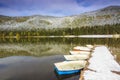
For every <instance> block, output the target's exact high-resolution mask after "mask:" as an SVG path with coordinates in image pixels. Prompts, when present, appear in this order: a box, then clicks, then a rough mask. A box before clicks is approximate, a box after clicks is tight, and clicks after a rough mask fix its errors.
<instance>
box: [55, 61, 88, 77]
mask: <svg viewBox="0 0 120 80" xmlns="http://www.w3.org/2000/svg"><path fill="white" fill-rule="evenodd" d="M86 63H87V62H86V61H84V60H79V61H63V62H58V63H54V65H55V71H56V72H57V73H58V75H66V74H74V73H78V72H80V71H81V70H82V69H83V68H84V67H85V65H86Z"/></svg>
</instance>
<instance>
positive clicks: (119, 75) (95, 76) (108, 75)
mask: <svg viewBox="0 0 120 80" xmlns="http://www.w3.org/2000/svg"><path fill="white" fill-rule="evenodd" d="M79 80H120V65H119V64H118V63H117V62H116V61H115V59H114V57H113V55H112V54H111V53H110V51H109V49H108V48H107V47H106V46H97V47H95V49H94V50H93V52H92V54H91V57H90V59H89V60H88V64H87V65H86V68H84V70H83V72H81V75H80V79H79Z"/></svg>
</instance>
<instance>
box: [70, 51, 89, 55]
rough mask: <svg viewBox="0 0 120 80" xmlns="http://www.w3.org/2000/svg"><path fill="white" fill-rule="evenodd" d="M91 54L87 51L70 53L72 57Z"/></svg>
mask: <svg viewBox="0 0 120 80" xmlns="http://www.w3.org/2000/svg"><path fill="white" fill-rule="evenodd" d="M90 53H91V52H87V51H70V54H71V55H81V54H82V55H89V54H90Z"/></svg>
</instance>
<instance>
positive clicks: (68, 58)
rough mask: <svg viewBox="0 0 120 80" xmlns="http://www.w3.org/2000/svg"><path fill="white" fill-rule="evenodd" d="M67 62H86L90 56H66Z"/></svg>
mask: <svg viewBox="0 0 120 80" xmlns="http://www.w3.org/2000/svg"><path fill="white" fill-rule="evenodd" d="M64 58H65V59H66V60H73V61H74V60H86V59H88V58H89V55H64Z"/></svg>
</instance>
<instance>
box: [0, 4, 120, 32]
mask: <svg viewBox="0 0 120 80" xmlns="http://www.w3.org/2000/svg"><path fill="white" fill-rule="evenodd" d="M116 23H120V6H109V7H106V8H103V9H99V10H96V11H92V12H87V13H83V14H80V15H75V16H68V17H52V16H40V15H35V16H26V17H8V16H2V15H0V30H2V31H6V30H37V29H53V28H75V27H82V26H95V25H105V24H116Z"/></svg>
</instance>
